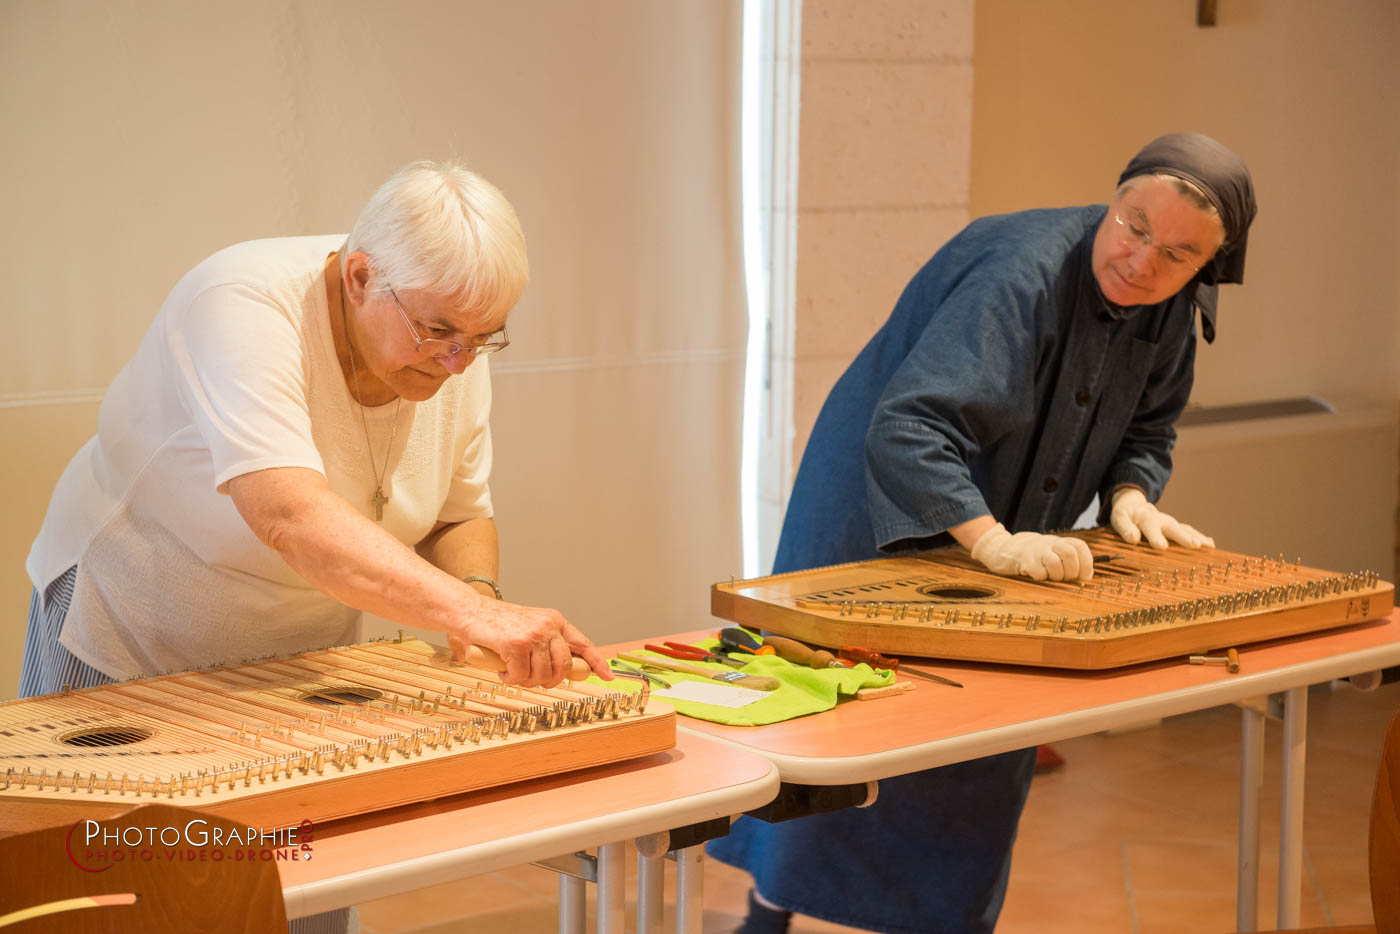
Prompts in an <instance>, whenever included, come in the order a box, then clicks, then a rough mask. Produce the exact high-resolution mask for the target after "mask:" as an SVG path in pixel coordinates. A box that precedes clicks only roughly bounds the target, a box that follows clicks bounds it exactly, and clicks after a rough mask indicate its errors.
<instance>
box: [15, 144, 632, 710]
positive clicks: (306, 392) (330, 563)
mask: <svg viewBox="0 0 1400 934" xmlns="http://www.w3.org/2000/svg"><path fill="white" fill-rule="evenodd" d="M527 278H528V267H527V262H526V258H525V241H524V236H523V234H522V233H521V230H520V225H519V221H518V220H517V219H516V216H515V212H514V210H513V209H512V208H511V206H510V204H509V203H508V202H507V201H506V199H505V197H504V196H503V195H502V194H501V193H500V192H499V191H498V190H497V189H495V188H494V187H492V186H491V185H490V184H489V183H487V182H486V181H484V180H483V179H481V178H480V177H478V176H476V175H474V174H472V173H471V172H468V171H467V170H465V169H463V168H462V167H460V166H456V165H451V164H435V163H428V162H420V163H415V164H413V165H409V166H407V167H405V168H404V169H402V170H400V171H399V172H397V173H396V174H395V175H394V176H393V177H391V178H390V179H389V180H388V181H387V182H385V183H384V185H383V186H382V187H380V189H379V190H378V191H377V192H375V194H374V195H373V197H372V198H371V199H370V201H369V203H368V204H367V205H366V206H365V208H364V210H363V211H362V212H361V214H360V216H359V219H358V220H357V221H356V223H355V226H354V229H353V230H352V231H351V233H350V235H349V237H348V238H347V237H345V236H343V235H337V236H324V237H290V238H284V239H272V240H256V241H252V242H249V243H241V244H237V245H235V246H231V247H228V248H227V249H224V250H221V251H220V252H218V253H215V254H214V255H213V256H211V257H209V258H208V259H206V260H205V261H204V262H202V263H200V264H199V265H198V266H196V267H195V268H194V269H193V270H191V271H190V272H189V273H187V274H186V275H185V276H184V277H183V278H182V279H181V280H180V281H179V283H177V284H176V286H175V288H174V290H173V291H172V292H171V293H170V295H169V297H168V298H167V299H166V300H165V303H164V304H163V305H162V306H161V309H160V313H159V314H158V315H157V316H156V319H155V321H154V322H153V324H152V325H151V328H150V330H149V331H148V332H147V334H146V336H145V338H144V339H143V340H142V342H141V346H140V348H139V350H138V351H137V353H136V356H135V357H134V358H133V359H132V360H131V361H130V362H129V363H128V364H127V365H126V366H125V367H124V368H123V369H122V371H121V372H120V373H119V374H118V376H117V378H116V380H115V381H114V382H113V383H112V386H111V388H110V389H109V390H108V393H107V395H106V397H105V399H104V400H103V403H102V407H101V410H100V413H99V416H98V430H97V435H96V436H95V437H94V438H92V439H91V440H90V441H89V442H88V443H87V444H86V445H84V446H83V448H82V449H81V450H80V451H79V452H78V454H77V455H76V456H75V457H74V458H73V461H72V462H71V463H70V464H69V465H68V468H67V469H66V470H65V471H64V474H63V476H62V478H61V479H60V480H59V483H58V486H57V489H56V490H55V493H54V496H53V500H52V502H51V503H50V505H49V511H48V515H47V517H46V519H45V521H44V525H43V528H42V530H41V531H40V533H39V536H38V539H37V540H36V541H35V543H34V546H33V549H32V550H31V552H30V555H29V560H28V563H27V567H28V571H29V575H30V579H31V580H32V582H33V584H34V588H35V594H34V599H33V602H32V605H31V610H30V623H29V627H30V628H29V634H28V638H27V641H26V645H25V657H24V665H23V672H22V675H21V684H20V691H21V694H23V695H26V696H27V695H32V694H39V693H47V692H51V691H56V690H61V689H62V688H63V687H64V686H65V685H71V686H73V687H83V686H89V685H93V684H98V683H101V682H104V681H107V680H111V679H114V678H130V677H135V676H140V675H146V674H151V673H153V672H158V671H166V670H172V669H185V668H191V667H199V666H206V665H211V664H218V663H224V662H230V661H237V660H240V659H244V658H250V657H261V656H266V655H270V654H271V655H282V654H287V653H291V652H296V651H302V650H306V649H311V648H315V647H320V646H325V645H331V644H337V643H344V642H346V641H350V640H351V639H353V638H354V630H355V624H356V621H357V619H358V617H359V614H360V612H361V611H365V612H370V613H374V614H377V615H379V616H382V617H385V618H387V619H390V620H394V621H397V622H401V623H404V624H408V625H414V626H421V627H424V628H426V629H432V630H437V631H440V632H444V633H446V634H447V635H448V636H449V637H450V638H451V639H452V640H453V641H454V642H459V643H474V644H478V645H482V646H485V647H487V648H489V649H493V650H495V651H496V652H497V653H498V654H500V655H501V656H502V658H504V659H505V661H506V663H507V674H506V680H508V681H511V682H517V683H532V684H546V685H552V684H556V683H558V682H559V681H560V680H561V679H562V678H563V676H564V674H565V672H566V671H567V668H568V665H569V663H570V661H571V656H572V655H578V656H581V657H582V658H584V659H585V660H586V661H587V662H588V663H589V664H590V665H591V666H592V667H593V669H594V670H595V671H597V672H598V673H599V674H600V675H603V676H604V677H607V676H608V675H607V667H606V665H605V663H604V661H603V659H602V658H601V657H600V656H599V654H598V652H597V651H596V650H595V649H594V648H593V646H592V644H591V643H590V642H589V641H588V639H587V638H586V637H585V636H584V635H583V634H582V633H581V632H579V631H578V630H577V629H576V628H574V626H572V625H571V624H570V623H569V622H568V621H567V620H566V619H565V618H564V617H563V616H562V615H561V614H560V613H559V612H558V611H556V610H552V609H540V608H534V607H528V606H521V605H517V604H513V603H508V602H505V601H503V600H501V599H500V590H499V588H498V587H497V585H496V583H495V580H496V576H497V566H496V565H497V547H496V527H495V524H494V522H493V520H492V509H491V499H490V492H489V488H488V485H487V479H488V475H489V473H490V468H491V435H490V430H489V427H488V424H487V416H488V413H489V409H490V403H491V386H490V378H489V373H488V370H487V366H486V361H485V360H484V359H483V358H484V356H485V355H487V354H490V353H492V352H493V351H497V350H500V349H501V348H503V347H505V346H506V344H507V343H508V341H507V339H506V332H505V324H506V318H507V315H508V314H509V312H510V310H511V308H512V307H513V306H514V305H515V303H516V300H517V299H518V298H519V296H520V293H521V291H522V290H523V289H524V287H525V283H526V280H527Z"/></svg>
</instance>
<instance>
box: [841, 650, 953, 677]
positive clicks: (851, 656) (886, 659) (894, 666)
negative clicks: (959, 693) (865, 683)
mask: <svg viewBox="0 0 1400 934" xmlns="http://www.w3.org/2000/svg"><path fill="white" fill-rule="evenodd" d="M841 657H842V658H844V659H847V660H849V661H853V662H856V663H860V662H864V663H865V664H867V665H869V666H870V667H871V668H888V669H890V670H891V671H898V672H902V673H903V674H906V675H915V676H917V677H920V678H928V679H929V680H930V681H937V682H938V683H939V684H947V685H951V686H952V687H955V688H960V687H962V685H961V684H959V683H958V682H956V681H954V680H953V679H952V678H945V677H943V676H942V675H936V674H934V673H933V672H931V671H916V670H914V669H913V668H903V669H901V668H900V667H899V659H897V658H891V657H890V656H888V655H881V654H880V653H879V652H872V651H870V650H869V649H862V648H860V647H859V646H855V645H843V646H841Z"/></svg>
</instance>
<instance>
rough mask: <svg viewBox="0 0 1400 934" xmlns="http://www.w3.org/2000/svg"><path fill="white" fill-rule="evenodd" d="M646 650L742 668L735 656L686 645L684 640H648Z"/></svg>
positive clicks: (683, 659)
mask: <svg viewBox="0 0 1400 934" xmlns="http://www.w3.org/2000/svg"><path fill="white" fill-rule="evenodd" d="M646 649H647V651H648V652H656V653H657V654H659V655H666V656H669V657H671V658H679V659H681V660H682V661H687V662H718V663H719V664H721V665H728V666H729V667H730V668H743V667H744V662H741V661H739V660H738V659H737V658H730V657H729V656H728V655H720V654H718V653H716V652H711V651H710V650H709V649H702V648H700V646H698V645H687V644H686V643H684V642H663V643H661V644H660V645H655V644H653V643H650V642H648V643H647V644H646Z"/></svg>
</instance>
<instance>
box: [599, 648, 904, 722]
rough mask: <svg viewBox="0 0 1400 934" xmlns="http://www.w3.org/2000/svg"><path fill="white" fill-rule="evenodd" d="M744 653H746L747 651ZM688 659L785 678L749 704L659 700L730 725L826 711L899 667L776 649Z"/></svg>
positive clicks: (619, 683)
mask: <svg viewBox="0 0 1400 934" xmlns="http://www.w3.org/2000/svg"><path fill="white" fill-rule="evenodd" d="M695 645H699V646H702V647H703V648H707V649H713V648H715V647H717V646H718V645H719V642H718V641H716V640H714V639H706V640H704V641H700V642H696V643H695ZM627 654H628V655H636V656H638V657H640V658H645V657H646V656H648V655H654V654H655V653H653V652H648V651H645V650H644V649H638V650H636V651H634V652H628V653H627ZM656 657H657V658H659V659H661V660H662V661H670V659H668V658H666V657H665V656H660V655H658V656H656ZM738 657H740V658H742V657H743V656H738ZM626 664H628V665H633V667H636V666H635V665H634V664H633V663H632V662H626ZM688 664H692V665H699V666H701V667H703V668H711V669H714V670H715V671H716V672H722V671H742V672H743V673H744V674H749V675H766V676H768V677H771V678H777V679H778V680H779V681H781V682H782V687H780V688H778V689H777V690H776V691H765V692H763V693H764V697H763V698H762V699H760V700H756V701H754V702H753V703H751V704H747V705H745V706H743V707H718V706H715V705H714V704H703V703H699V702H697V701H688V700H681V699H679V698H674V697H659V698H657V700H662V701H665V702H666V703H668V704H670V705H671V706H673V707H675V708H676V712H677V713H680V714H684V715H685V716H687V717H695V718H696V719H697V720H709V721H711V722H713V723H727V724H729V725H730V726H762V725H764V724H765V723H779V722H781V721H783V720H791V719H792V718H793V717H802V716H806V715H807V714H809V713H820V712H821V711H823V710H830V709H831V708H832V707H835V706H836V702H837V700H839V699H840V698H841V697H843V696H847V697H850V696H854V695H855V693H856V691H858V690H860V689H861V688H877V687H884V686H885V685H887V684H890V683H892V682H893V681H894V673H893V672H890V671H884V670H878V669H874V668H871V667H870V666H869V665H864V664H862V665H856V666H855V667H854V668H820V669H818V668H808V667H807V666H805V665H795V664H793V663H792V662H789V661H786V660H784V659H781V658H778V657H777V656H776V655H755V656H752V660H751V661H749V662H748V663H746V664H745V665H744V667H743V668H735V667H733V666H731V665H721V664H719V663H718V662H689V663H688ZM656 674H658V675H659V676H660V677H662V678H665V679H666V680H667V681H669V682H671V683H672V684H679V683H680V682H682V681H706V680H708V679H706V678H702V677H700V676H699V675H692V674H688V673H686V672H684V671H661V672H656ZM589 680H590V681H592V682H593V683H595V684H604V683H606V684H607V686H608V687H610V688H618V687H620V688H622V689H623V690H629V691H639V690H641V682H640V681H637V680H635V679H633V678H618V679H616V680H614V681H612V682H603V681H602V680H600V679H598V678H596V677H594V678H590V679H589ZM656 687H657V686H656V685H654V684H653V685H652V690H653V691H655V690H656Z"/></svg>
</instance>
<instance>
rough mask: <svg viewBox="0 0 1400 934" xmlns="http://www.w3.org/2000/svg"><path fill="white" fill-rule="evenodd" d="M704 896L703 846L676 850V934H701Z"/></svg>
mask: <svg viewBox="0 0 1400 934" xmlns="http://www.w3.org/2000/svg"><path fill="white" fill-rule="evenodd" d="M704 894H705V847H704V845H703V844H701V845H698V846H688V847H686V848H685V849H683V850H676V934H701V930H700V929H701V927H702V925H703V923H704V916H705V910H704V906H703V905H702V902H703V900H704Z"/></svg>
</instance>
